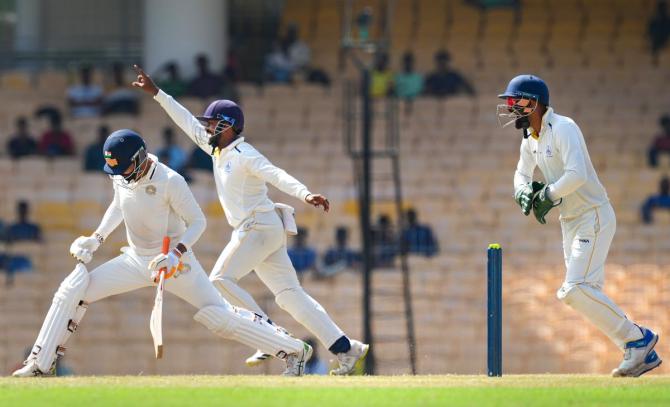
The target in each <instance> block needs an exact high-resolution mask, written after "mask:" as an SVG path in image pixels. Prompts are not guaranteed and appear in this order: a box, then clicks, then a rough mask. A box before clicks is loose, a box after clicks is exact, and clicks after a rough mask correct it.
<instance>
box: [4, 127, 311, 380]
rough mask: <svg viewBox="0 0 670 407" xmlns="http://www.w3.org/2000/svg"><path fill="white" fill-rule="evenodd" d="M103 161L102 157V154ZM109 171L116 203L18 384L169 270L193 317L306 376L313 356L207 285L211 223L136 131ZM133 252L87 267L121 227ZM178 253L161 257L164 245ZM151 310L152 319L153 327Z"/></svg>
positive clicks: (121, 139) (77, 246) (87, 243)
mask: <svg viewBox="0 0 670 407" xmlns="http://www.w3.org/2000/svg"><path fill="white" fill-rule="evenodd" d="M100 153H101V154H103V151H101V152H100ZM104 158H105V161H106V164H105V166H104V171H105V172H106V173H107V174H109V176H110V177H111V178H112V179H113V186H114V198H113V200H112V202H111V204H110V205H109V207H108V209H107V211H106V212H105V215H104V216H103V218H102V221H101V222H100V225H99V226H98V228H97V229H96V231H95V232H94V233H93V234H92V235H90V236H81V237H79V238H77V239H76V240H75V241H74V243H72V245H71V246H70V253H71V254H72V256H74V257H75V258H76V259H77V260H78V261H79V263H78V264H77V266H76V267H75V269H74V271H73V272H72V273H70V275H68V276H67V277H66V278H65V280H64V281H63V282H62V283H61V285H60V287H59V288H58V291H56V294H55V295H54V298H53V302H52V304H51V308H49V312H48V313H47V316H46V318H45V319H44V323H43V324H42V329H41V330H40V332H39V334H38V336H37V340H36V341H35V345H34V346H33V349H32V352H31V353H30V355H29V356H28V358H27V360H26V361H25V362H24V367H23V368H21V369H19V370H17V371H15V372H14V374H13V375H14V376H18V377H27V376H45V375H52V374H53V372H54V370H55V363H56V359H57V357H58V356H61V355H62V354H63V353H64V352H65V343H66V342H67V340H68V338H69V337H70V336H71V335H72V334H73V333H74V331H75V330H76V329H77V327H78V325H79V323H80V322H81V320H82V318H83V317H84V314H85V312H86V309H87V308H88V305H89V304H91V303H93V302H95V301H99V300H101V299H103V298H106V297H109V296H112V295H116V294H121V293H125V292H128V291H133V290H136V289H139V288H142V287H150V286H155V283H156V282H157V278H158V273H159V272H162V271H161V270H162V269H166V270H167V274H165V275H164V278H169V280H165V281H166V282H165V290H167V291H169V292H172V293H173V294H175V295H177V296H178V297H181V298H182V299H183V300H185V301H186V302H188V303H190V304H191V305H193V306H194V307H195V308H197V309H198V312H197V313H196V314H195V316H194V317H193V318H194V319H195V320H196V321H198V322H200V323H201V324H203V325H204V326H206V327H207V328H208V329H209V330H210V331H212V332H213V333H215V334H216V335H219V336H221V337H223V338H228V339H233V340H236V341H238V342H241V343H243V344H245V345H249V346H251V347H252V348H255V349H263V351H264V352H267V353H269V354H272V355H274V356H276V357H278V358H281V359H284V360H285V361H286V365H287V368H286V371H285V372H284V374H285V375H287V376H300V375H302V373H303V369H304V365H305V362H306V361H307V360H309V358H310V356H311V354H312V348H311V347H310V346H309V345H307V344H305V343H303V342H302V341H300V340H297V339H295V338H292V337H291V336H289V335H287V334H286V333H284V332H283V331H280V330H278V329H277V328H276V327H275V326H273V325H271V324H268V323H267V322H266V321H264V320H263V318H261V317H260V316H259V315H256V314H254V313H253V312H251V311H247V310H244V309H240V308H237V307H233V306H232V305H230V304H229V303H228V302H227V301H226V300H224V299H223V298H222V297H221V295H220V294H219V292H218V291H217V290H216V288H214V286H213V285H212V283H211V282H210V281H209V279H208V278H207V274H206V273H205V271H204V270H203V268H202V267H201V266H200V263H198V260H197V259H196V257H195V254H194V253H193V245H194V244H195V243H196V242H197V241H198V239H199V238H200V235H201V234H202V232H203V231H204V230H205V227H206V221H205V215H204V214H203V213H202V210H201V209H200V206H198V203H197V202H196V200H195V198H194V197H193V194H192V193H191V191H190V189H189V188H188V186H187V185H186V181H184V178H183V177H182V176H181V175H179V174H178V173H177V172H175V171H173V170H172V169H170V168H169V167H167V166H166V165H164V164H162V163H160V162H159V161H158V159H157V157H156V156H154V155H152V154H148V153H147V148H146V144H145V142H144V140H143V139H142V137H141V136H140V135H139V134H137V133H136V132H134V131H132V130H127V129H124V130H118V131H115V132H114V133H112V134H111V135H110V136H109V137H108V138H107V140H106V141H105V144H104ZM121 222H124V223H125V227H126V236H127V240H128V244H129V247H124V248H123V249H122V250H121V251H122V253H121V254H120V255H119V256H117V257H115V258H113V259H112V260H110V261H108V262H106V263H104V264H102V265H100V266H98V267H96V268H95V269H94V270H93V271H91V272H90V273H89V272H88V270H87V268H86V266H85V265H84V264H86V263H88V262H90V261H91V259H92V257H93V253H94V252H95V251H96V250H97V249H98V248H99V247H100V245H101V244H103V242H104V241H105V239H106V238H107V237H108V236H109V235H110V234H111V233H112V232H113V231H114V230H115V229H116V228H117V227H118V226H119V225H120V224H121ZM165 236H167V237H169V238H170V241H171V242H173V245H172V246H171V247H170V248H169V250H168V253H167V254H165V253H162V246H163V240H164V239H163V238H164V237H165ZM148 315H149V314H148V310H147V319H148Z"/></svg>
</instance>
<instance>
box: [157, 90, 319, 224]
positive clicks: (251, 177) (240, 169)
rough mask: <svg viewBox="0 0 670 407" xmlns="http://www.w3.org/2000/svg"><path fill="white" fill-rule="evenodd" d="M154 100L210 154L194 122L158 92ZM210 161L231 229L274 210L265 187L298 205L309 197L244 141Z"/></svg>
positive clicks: (174, 103)
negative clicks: (298, 202) (291, 199)
mask: <svg viewBox="0 0 670 407" xmlns="http://www.w3.org/2000/svg"><path fill="white" fill-rule="evenodd" d="M154 98H155V99H156V100H157V101H158V103H160V105H161V106H162V107H163V109H165V111H166V112H167V114H168V115H169V116H170V118H172V120H174V122H175V123H176V124H177V125H178V126H179V127H180V128H181V129H182V130H183V131H184V132H185V133H186V134H187V135H188V136H189V137H190V138H191V140H193V141H194V142H195V143H196V144H197V145H198V146H200V148H201V149H203V150H204V151H205V152H207V153H208V154H211V153H212V147H211V146H210V145H208V144H207V142H206V140H207V139H208V137H209V136H208V135H207V132H206V130H205V128H204V127H203V126H202V124H200V122H199V121H198V119H196V118H195V117H193V115H192V114H191V113H190V112H189V111H188V110H186V108H184V107H183V106H182V105H180V104H179V103H178V102H177V101H176V100H174V99H173V98H172V96H170V95H168V94H166V93H165V92H163V91H162V90H161V91H158V94H156V96H154ZM212 161H213V168H214V180H215V182H216V191H217V193H218V195H219V201H220V202H221V206H222V207H223V210H224V212H225V214H226V219H227V220H228V223H229V224H230V225H231V226H232V227H233V228H237V226H239V225H240V224H242V222H243V221H244V220H245V219H247V218H249V217H250V216H252V215H253V213H254V212H268V211H271V210H274V208H275V204H274V202H272V201H271V200H270V198H269V197H268V188H267V185H266V183H270V184H272V185H274V186H275V187H277V188H278V189H279V190H281V191H283V192H285V193H286V194H288V195H291V196H294V197H296V198H298V199H300V200H302V201H304V200H305V198H307V195H309V194H310V192H309V190H308V189H307V187H306V186H305V185H303V184H302V183H301V182H300V181H298V180H297V179H295V178H294V177H292V176H291V175H289V174H288V173H287V172H286V171H284V170H282V169H281V168H278V167H276V166H274V165H273V164H272V163H271V162H270V161H269V160H268V159H267V158H265V156H263V155H262V154H261V153H259V152H258V150H256V149H255V148H254V147H253V146H252V145H251V144H249V143H247V142H245V141H244V137H240V138H238V139H237V140H235V141H233V142H232V143H231V144H229V145H228V146H226V147H225V148H224V149H223V150H221V151H217V152H216V153H215V154H213V155H212Z"/></svg>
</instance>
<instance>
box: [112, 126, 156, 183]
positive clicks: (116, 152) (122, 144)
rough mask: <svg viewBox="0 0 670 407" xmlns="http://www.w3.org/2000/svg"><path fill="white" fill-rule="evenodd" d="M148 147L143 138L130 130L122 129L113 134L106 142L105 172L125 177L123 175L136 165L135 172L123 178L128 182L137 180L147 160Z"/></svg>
mask: <svg viewBox="0 0 670 407" xmlns="http://www.w3.org/2000/svg"><path fill="white" fill-rule="evenodd" d="M146 150H147V146H146V144H145V143H144V140H143V139H142V137H141V136H140V135H139V134H138V133H136V132H134V131H132V130H129V129H121V130H117V131H115V132H113V133H112V134H110V135H109V137H107V140H105V145H104V147H103V154H104V157H105V166H104V167H103V170H104V171H105V172H106V173H107V174H109V175H112V176H113V175H123V173H124V172H125V171H126V170H127V169H128V168H129V167H130V166H131V165H132V164H133V163H134V164H135V170H134V171H133V172H132V173H131V174H127V175H125V176H123V177H124V178H125V180H126V181H128V182H130V181H133V180H135V176H136V175H137V173H138V172H139V170H140V167H141V164H142V163H143V162H144V161H146V159H147V152H146Z"/></svg>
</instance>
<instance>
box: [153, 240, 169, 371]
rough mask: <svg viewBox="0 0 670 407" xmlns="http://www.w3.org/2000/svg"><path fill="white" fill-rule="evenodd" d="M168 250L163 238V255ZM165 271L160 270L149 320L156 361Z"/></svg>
mask: <svg viewBox="0 0 670 407" xmlns="http://www.w3.org/2000/svg"><path fill="white" fill-rule="evenodd" d="M169 249H170V238H169V237H167V236H166V237H164V238H163V248H162V252H163V254H167V252H168V250H169ZM166 272H167V269H161V270H160V277H159V280H158V287H157V288H156V299H155V300H154V308H153V309H152V310H151V318H150V319H149V330H150V331H151V337H152V338H153V340H154V351H155V352H156V359H161V358H162V357H163V288H164V286H165V273H166Z"/></svg>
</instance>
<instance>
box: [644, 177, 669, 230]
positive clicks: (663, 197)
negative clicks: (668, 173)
mask: <svg viewBox="0 0 670 407" xmlns="http://www.w3.org/2000/svg"><path fill="white" fill-rule="evenodd" d="M656 208H664V209H670V179H668V177H663V179H661V182H660V184H659V194H658V195H652V196H650V197H649V198H647V200H646V201H645V203H644V204H643V205H642V221H643V222H644V223H646V224H650V223H652V222H653V211H654V209H656Z"/></svg>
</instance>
